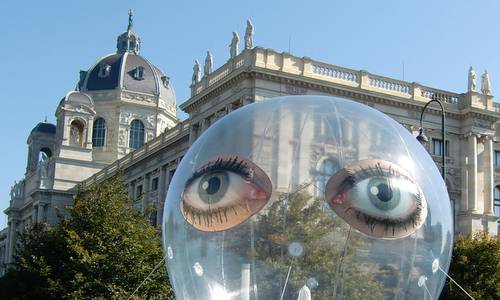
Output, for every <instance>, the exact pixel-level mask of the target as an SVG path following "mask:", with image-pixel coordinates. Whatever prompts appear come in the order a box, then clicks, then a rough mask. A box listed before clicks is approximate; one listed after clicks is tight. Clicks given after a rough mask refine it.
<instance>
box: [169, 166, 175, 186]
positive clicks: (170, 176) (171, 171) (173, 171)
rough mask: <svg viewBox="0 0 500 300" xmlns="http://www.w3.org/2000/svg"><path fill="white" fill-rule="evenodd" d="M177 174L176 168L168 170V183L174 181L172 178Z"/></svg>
mask: <svg viewBox="0 0 500 300" xmlns="http://www.w3.org/2000/svg"><path fill="white" fill-rule="evenodd" d="M174 174H175V169H173V170H170V171H168V183H169V184H170V182H171V181H172V178H173V177H174Z"/></svg>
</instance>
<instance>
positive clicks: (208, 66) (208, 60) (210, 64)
mask: <svg viewBox="0 0 500 300" xmlns="http://www.w3.org/2000/svg"><path fill="white" fill-rule="evenodd" d="M213 63H214V58H213V56H212V53H210V51H207V57H205V69H204V71H205V76H207V75H210V74H211V73H212V68H213Z"/></svg>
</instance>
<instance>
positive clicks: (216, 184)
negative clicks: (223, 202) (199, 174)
mask: <svg viewBox="0 0 500 300" xmlns="http://www.w3.org/2000/svg"><path fill="white" fill-rule="evenodd" d="M219 188H220V178H219V177H212V178H210V179H209V180H208V187H207V188H206V189H205V191H206V192H207V194H209V195H212V194H215V193H217V192H218V191H219Z"/></svg>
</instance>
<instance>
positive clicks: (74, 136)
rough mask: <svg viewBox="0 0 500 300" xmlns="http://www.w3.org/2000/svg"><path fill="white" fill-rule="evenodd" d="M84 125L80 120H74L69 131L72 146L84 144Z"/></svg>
mask: <svg viewBox="0 0 500 300" xmlns="http://www.w3.org/2000/svg"><path fill="white" fill-rule="evenodd" d="M84 127H85V126H84V125H83V123H82V122H81V121H79V120H73V122H71V125H70V132H69V144H70V145H71V146H80V147H81V146H82V145H83V129H84Z"/></svg>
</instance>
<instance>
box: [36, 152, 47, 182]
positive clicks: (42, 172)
mask: <svg viewBox="0 0 500 300" xmlns="http://www.w3.org/2000/svg"><path fill="white" fill-rule="evenodd" d="M40 155H41V156H40V161H39V162H38V175H39V179H40V186H39V187H40V188H41V189H46V188H48V182H47V181H48V179H49V157H48V156H47V154H45V153H44V152H41V154H40Z"/></svg>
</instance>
